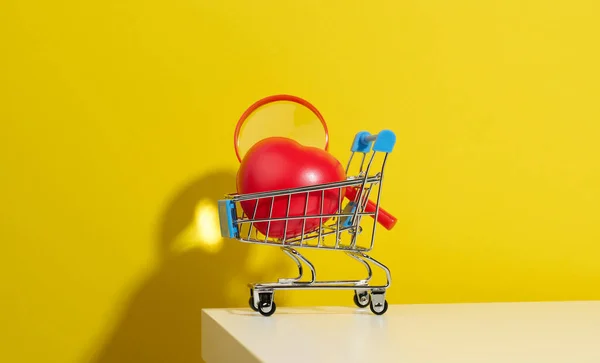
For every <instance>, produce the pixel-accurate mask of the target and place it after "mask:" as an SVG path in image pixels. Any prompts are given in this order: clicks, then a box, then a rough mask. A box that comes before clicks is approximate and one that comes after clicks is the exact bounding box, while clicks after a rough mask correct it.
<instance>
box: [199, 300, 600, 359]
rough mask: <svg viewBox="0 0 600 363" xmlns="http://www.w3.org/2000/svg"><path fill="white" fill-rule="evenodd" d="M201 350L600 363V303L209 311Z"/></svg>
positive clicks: (228, 354)
mask: <svg viewBox="0 0 600 363" xmlns="http://www.w3.org/2000/svg"><path fill="white" fill-rule="evenodd" d="M202 355H203V358H204V360H205V361H206V362H207V363H223V362H238V363H245V362H268V363H271V362H281V363H296V362H302V363H307V362H310V363H316V362H326V363H335V362H344V363H351V362H369V363H371V362H373V363H383V362H394V363H404V362H406V363H421V362H427V363H450V362H456V363H470V362H474V363H492V362H493V363H495V362H502V363H521V362H522V363H542V362H543V363H550V362H561V363H588V362H589V363H600V301H596V302H561V303H551V302H547V303H492V304H487V303H486V304H444V305H390V307H389V309H388V311H387V313H386V314H385V315H382V316H376V315H373V314H372V313H371V312H370V310H369V309H368V308H367V309H360V310H359V309H355V308H346V307H313V308H280V307H278V309H277V311H276V312H275V314H274V315H272V316H270V317H263V316H261V315H260V314H259V313H255V312H253V311H252V310H250V309H249V308H248V309H206V310H203V315H202Z"/></svg>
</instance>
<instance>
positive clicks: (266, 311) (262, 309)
mask: <svg viewBox="0 0 600 363" xmlns="http://www.w3.org/2000/svg"><path fill="white" fill-rule="evenodd" d="M275 309H277V305H275V301H271V306H269V305H267V304H258V312H259V313H261V314H262V315H264V316H271V315H273V313H275Z"/></svg>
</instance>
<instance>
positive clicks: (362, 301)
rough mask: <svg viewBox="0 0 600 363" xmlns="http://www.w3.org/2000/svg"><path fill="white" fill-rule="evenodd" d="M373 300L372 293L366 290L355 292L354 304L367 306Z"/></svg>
mask: <svg viewBox="0 0 600 363" xmlns="http://www.w3.org/2000/svg"><path fill="white" fill-rule="evenodd" d="M370 302H371V295H369V293H368V292H367V291H364V292H358V291H355V292H354V304H355V305H356V306H358V307H359V308H366V307H367V306H369V303H370Z"/></svg>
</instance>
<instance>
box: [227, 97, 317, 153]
mask: <svg viewBox="0 0 600 363" xmlns="http://www.w3.org/2000/svg"><path fill="white" fill-rule="evenodd" d="M278 101H289V102H295V103H298V104H301V105H302V106H304V107H306V108H308V109H309V110H311V111H312V112H313V113H314V114H315V115H316V116H317V118H318V119H319V121H321V124H322V125H323V129H324V130H325V150H327V149H328V148H329V130H328V129H327V123H326V122H325V119H324V118H323V115H321V113H320V112H319V110H317V108H316V107H315V106H313V105H312V104H311V103H310V102H308V101H306V100H304V99H302V98H300V97H297V96H292V95H286V94H280V95H273V96H268V97H265V98H263V99H260V100H258V101H256V102H254V104H252V105H251V106H250V107H249V108H248V109H247V110H246V111H245V112H244V113H243V114H242V116H241V117H240V119H239V120H238V122H237V125H236V126H235V132H234V134H233V147H234V148H235V155H236V156H237V158H238V160H239V161H240V162H242V156H241V155H240V150H239V136H240V130H241V129H242V125H243V124H244V122H245V121H246V119H247V118H248V116H250V115H251V114H252V113H253V112H254V111H256V110H257V109H258V108H259V107H262V106H264V105H266V104H268V103H271V102H278Z"/></svg>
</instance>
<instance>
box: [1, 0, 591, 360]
mask: <svg viewBox="0 0 600 363" xmlns="http://www.w3.org/2000/svg"><path fill="white" fill-rule="evenodd" d="M598 10H599V5H598V2H597V1H594V0H589V1H584V0H573V1H563V0H560V1H542V0H525V1H524V0H514V1H480V0H457V1H444V0H427V1H363V2H358V1H347V0H346V1H241V0H237V1H201V0H196V1H193V0H174V1H146V0H118V1H117V0H108V1H95V2H90V1H74V0H57V1H45V2H43V1H16V0H8V1H7V0H4V1H3V2H2V3H1V5H0V45H1V56H0V121H1V126H2V127H1V131H0V242H1V243H2V252H1V254H0V256H1V257H0V276H1V277H0V291H1V296H0V306H1V308H0V326H1V328H0V332H1V333H0V341H2V344H1V345H2V348H1V349H0V361H2V362H61V363H65V362H98V363H103V362H191V361H195V360H196V359H198V358H199V355H200V347H199V345H200V338H199V336H198V335H199V330H200V325H199V319H200V318H199V312H200V309H201V308H202V307H209V306H212V307H224V306H240V307H245V306H247V296H248V291H247V290H246V287H245V284H246V283H247V282H249V281H255V280H260V279H272V278H276V277H278V276H279V275H280V274H287V273H291V272H293V268H294V266H293V264H291V263H289V262H288V261H286V260H285V259H284V256H283V255H282V254H281V253H280V252H278V251H277V250H271V249H268V248H250V247H248V246H246V245H242V244H240V243H236V242H235V241H225V243H223V244H221V245H219V244H212V245H209V247H211V246H212V248H203V247H200V246H201V243H200V242H202V241H205V242H206V241H209V240H210V241H212V240H213V237H214V236H212V235H211V233H210V231H209V230H205V231H203V230H198V228H197V221H198V220H204V221H205V223H209V224H210V223H215V221H214V219H212V220H211V215H210V214H208V215H201V216H199V215H198V214H197V213H198V210H199V209H198V208H197V205H198V203H200V204H202V203H208V205H209V206H210V205H213V204H214V201H215V200H216V199H217V198H219V197H220V196H221V195H222V194H223V193H226V192H234V191H235V190H234V173H235V171H236V167H237V160H236V158H235V155H234V153H233V149H232V147H231V145H232V143H231V137H232V133H233V127H234V124H235V121H236V120H237V118H238V117H239V116H240V114H241V113H242V112H243V110H244V109H245V108H246V107H248V106H249V105H250V104H251V103H253V102H254V101H256V100H258V99H260V98H262V97H264V96H267V95H271V94H276V93H290V94H294V95H297V96H301V97H304V98H306V99H308V100H309V101H311V102H312V103H313V104H315V105H316V106H317V107H318V108H319V110H320V111H321V112H322V113H323V115H324V116H325V118H326V119H327V121H328V124H329V127H330V132H331V138H332V141H331V152H332V153H334V155H336V156H337V157H338V158H340V159H342V160H346V158H347V157H348V147H349V143H350V140H351V137H352V135H353V134H354V133H355V132H357V131H359V130H362V129H367V130H369V131H373V132H376V131H377V130H379V129H383V128H390V129H393V130H394V131H395V132H396V133H397V135H398V144H397V147H396V149H395V152H394V154H393V156H392V157H391V159H390V161H389V164H388V169H387V170H388V173H387V181H386V182H387V184H386V185H384V194H383V200H382V205H383V206H384V208H386V209H387V210H389V211H391V212H392V213H394V214H395V215H396V216H397V217H398V218H399V222H398V224H397V226H396V228H395V229H394V230H393V231H391V232H387V231H384V230H383V229H380V232H379V233H378V239H377V243H376V245H375V247H376V248H375V251H374V253H373V256H374V257H376V258H377V257H379V258H381V259H382V260H383V261H384V262H386V263H387V264H388V265H389V266H390V267H391V269H392V272H393V276H394V283H393V285H392V288H391V289H390V291H389V294H388V300H389V301H390V302H391V303H437V302H464V301H523V300H525V301H529V300H564V299H600V226H599V222H598V221H599V220H600V213H599V208H600V207H599V206H600V162H599V157H600V142H599V137H600V123H599V121H600V117H599V116H600V108H599V106H598V105H599V104H598V100H599V96H600V92H599V87H600V86H599V82H600V77H599V71H598V65H599V64H600V57H599V53H598V46H597V45H598V39H599V37H600V31H599V30H600V22H598V18H599V15H600V14H599V11H598ZM200 209H201V208H200ZM206 221H208V222H206ZM309 256H314V257H315V258H316V263H317V264H321V265H323V264H326V265H327V269H326V271H325V274H326V275H325V276H328V275H329V276H332V275H335V274H337V275H338V276H340V275H342V276H345V277H348V276H346V275H352V274H354V271H355V270H353V269H354V268H355V266H354V265H353V264H352V262H348V261H346V260H345V259H338V258H337V257H336V256H334V255H331V254H325V255H323V254H318V253H313V254H309ZM358 268H360V266H358ZM356 271H361V270H360V269H358V270H356ZM279 299H280V300H277V301H278V303H279V304H280V305H286V304H300V305H309V304H311V305H312V304H328V305H329V304H344V305H350V304H351V296H350V294H348V293H344V292H341V293H340V292H333V293H329V292H324V293H313V292H310V293H301V292H297V293H288V294H282V295H281V296H280V297H279Z"/></svg>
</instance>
